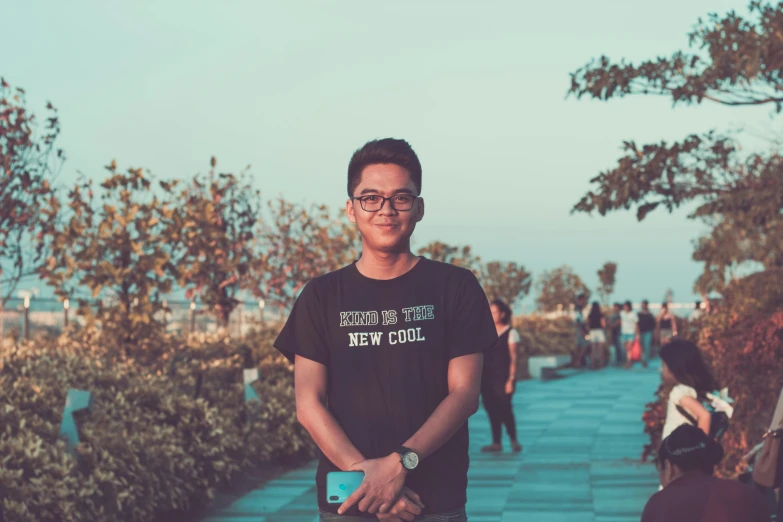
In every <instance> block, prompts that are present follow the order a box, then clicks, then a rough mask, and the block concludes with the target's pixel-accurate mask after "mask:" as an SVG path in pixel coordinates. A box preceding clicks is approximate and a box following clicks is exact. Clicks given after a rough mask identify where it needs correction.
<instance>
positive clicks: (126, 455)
mask: <svg viewBox="0 0 783 522" xmlns="http://www.w3.org/2000/svg"><path fill="white" fill-rule="evenodd" d="M91 335H93V336H94V332H92V333H91V332H85V334H84V335H82V336H81V337H80V338H78V339H74V340H66V339H64V338H61V339H60V341H59V342H56V343H50V344H41V345H38V346H36V345H33V344H22V345H14V346H13V347H11V348H7V349H4V351H3V352H2V353H0V356H1V358H0V387H2V389H3V390H4V393H3V396H2V397H0V454H2V455H3V458H4V461H3V466H2V468H0V499H2V500H0V515H2V516H0V519H3V520H8V521H11V520H13V521H26V520H31V521H32V520H35V521H48V520H52V521H54V520H57V521H93V520H108V521H111V520H123V521H125V520H133V521H146V520H155V519H156V518H158V519H161V518H162V517H165V515H166V514H167V513H171V512H172V511H180V510H185V509H188V508H191V507H194V506H196V505H198V504H199V503H201V502H203V501H205V500H207V499H209V498H211V497H212V496H213V495H214V493H215V491H216V490H217V489H218V488H220V487H222V486H225V485H226V484H228V482H229V481H230V480H231V479H232V477H234V476H235V475H236V474H237V473H238V472H239V471H240V470H243V469H250V468H252V467H255V466H257V465H258V464H259V463H262V462H267V461H269V460H271V459H273V458H276V457H279V456H283V457H285V456H290V457H310V456H312V455H313V454H314V451H313V449H314V446H313V444H312V441H311V440H310V438H309V435H307V433H306V432H305V431H304V430H303V429H302V428H301V426H299V424H298V423H297V421H296V416H295V405H294V394H293V386H292V372H291V367H290V365H289V364H288V363H287V361H285V359H284V358H281V357H279V356H277V355H275V353H274V352H273V350H272V348H271V343H270V339H271V337H272V335H273V332H260V333H259V334H257V335H256V336H255V337H254V338H253V339H250V340H249V342H247V343H245V344H240V343H233V342H227V341H226V340H223V339H220V338H218V337H217V336H215V337H211V338H202V339H196V338H190V339H188V341H187V342H182V341H178V340H176V339H170V340H169V344H168V345H167V346H164V347H157V350H156V353H158V354H160V357H159V358H158V359H157V360H156V361H155V362H154V363H151V362H149V361H150V360H151V359H146V361H147V362H148V364H142V363H140V362H139V360H138V359H133V358H127V357H125V356H117V355H116V354H114V353H112V352H111V351H109V350H106V349H105V348H101V347H100V346H101V345H100V344H96V343H95V342H94V340H95V339H94V338H90V336H91ZM248 363H250V364H254V365H255V366H256V367H259V368H260V370H261V373H262V379H261V382H260V383H257V386H256V390H257V392H258V394H259V396H260V397H262V402H261V404H254V405H253V406H252V407H250V408H248V409H246V408H245V406H244V402H243V389H242V386H243V385H242V381H241V378H242V369H243V368H245V367H246V366H245V364H248ZM68 388H79V389H86V390H89V391H91V392H92V393H93V408H92V411H91V412H90V413H87V414H85V415H80V419H79V420H78V422H77V423H78V426H79V431H80V438H81V444H80V445H79V446H78V448H77V455H78V458H73V457H71V456H70V455H68V454H67V453H66V451H65V445H64V443H63V442H62V441H58V432H59V424H60V421H61V418H62V409H63V406H64V403H65V394H66V392H67V390H68Z"/></svg>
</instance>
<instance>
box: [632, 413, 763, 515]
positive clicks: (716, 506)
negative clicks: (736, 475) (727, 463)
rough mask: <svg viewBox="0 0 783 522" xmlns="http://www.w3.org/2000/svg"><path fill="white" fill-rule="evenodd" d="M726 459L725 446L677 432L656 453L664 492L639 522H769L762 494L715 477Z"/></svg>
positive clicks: (689, 429)
mask: <svg viewBox="0 0 783 522" xmlns="http://www.w3.org/2000/svg"><path fill="white" fill-rule="evenodd" d="M723 456H724V452H723V448H722V447H721V445H720V444H719V443H718V442H717V441H715V440H714V439H712V438H711V437H709V436H708V435H706V434H705V433H704V432H703V431H701V430H700V429H698V428H696V427H694V426H691V425H688V424H685V425H682V426H679V427H678V428H677V429H675V430H674V431H673V432H672V433H671V434H670V435H668V436H667V437H666V438H665V439H663V442H662V443H661V446H660V448H659V449H658V458H657V459H656V466H657V468H658V475H659V477H660V481H661V486H663V488H662V490H661V491H659V492H658V493H656V494H654V495H653V496H652V497H651V498H650V500H649V501H648V502H647V505H646V506H645V507H644V512H643V513H642V520H641V522H769V520H770V513H769V508H768V507H767V503H766V499H765V498H764V497H763V495H761V493H759V492H758V491H756V490H755V489H753V488H752V487H750V486H747V485H745V484H742V483H741V482H739V481H736V480H728V479H719V478H716V477H714V476H713V473H714V470H715V466H717V465H718V463H720V461H721V460H723Z"/></svg>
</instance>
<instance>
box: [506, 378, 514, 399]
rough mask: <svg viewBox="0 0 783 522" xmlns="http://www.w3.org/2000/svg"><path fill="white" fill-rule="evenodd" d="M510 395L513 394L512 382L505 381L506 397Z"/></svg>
mask: <svg viewBox="0 0 783 522" xmlns="http://www.w3.org/2000/svg"><path fill="white" fill-rule="evenodd" d="M512 393H514V381H512V380H511V379H509V380H508V381H506V395H511V394H512Z"/></svg>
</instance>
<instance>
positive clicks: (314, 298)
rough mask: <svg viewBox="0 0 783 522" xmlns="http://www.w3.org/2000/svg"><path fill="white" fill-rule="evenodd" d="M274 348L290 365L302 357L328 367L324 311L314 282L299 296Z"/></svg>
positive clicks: (308, 284) (306, 286)
mask: <svg viewBox="0 0 783 522" xmlns="http://www.w3.org/2000/svg"><path fill="white" fill-rule="evenodd" d="M274 347H275V348H277V349H278V350H279V351H280V353H282V354H283V355H285V356H286V358H288V360H289V361H291V362H293V361H294V357H295V356H296V355H299V356H300V357H304V358H305V359H310V360H311V361H315V362H317V363H321V364H323V365H324V366H329V347H328V344H327V342H326V329H325V327H324V321H323V309H322V307H321V302H320V300H319V298H318V295H317V292H316V290H315V287H314V285H313V283H312V281H311V282H309V283H307V285H305V287H304V288H303V289H302V293H301V294H299V297H298V298H297V300H296V302H295V303H294V307H293V309H292V310H291V315H289V316H288V320H287V321H286V323H285V326H283V329H282V330H281V332H280V335H278V336H277V339H276V340H275V343H274Z"/></svg>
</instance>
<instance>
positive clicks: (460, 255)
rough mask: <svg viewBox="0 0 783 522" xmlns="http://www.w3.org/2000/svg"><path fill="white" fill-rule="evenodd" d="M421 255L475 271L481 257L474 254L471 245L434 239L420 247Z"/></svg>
mask: <svg viewBox="0 0 783 522" xmlns="http://www.w3.org/2000/svg"><path fill="white" fill-rule="evenodd" d="M418 254H419V255H420V256H426V257H427V258H428V259H431V260H433V261H440V262H441V263H449V264H452V265H456V266H461V267H462V268H467V269H468V270H471V271H473V272H474V273H476V272H478V264H479V262H480V261H481V259H480V258H479V257H478V256H475V255H473V251H472V249H471V248H470V246H468V245H465V246H463V247H458V246H452V245H447V244H446V243H443V242H441V241H433V242H431V243H429V244H427V245H426V246H423V247H421V248H420V249H419V252H418Z"/></svg>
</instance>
